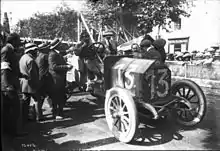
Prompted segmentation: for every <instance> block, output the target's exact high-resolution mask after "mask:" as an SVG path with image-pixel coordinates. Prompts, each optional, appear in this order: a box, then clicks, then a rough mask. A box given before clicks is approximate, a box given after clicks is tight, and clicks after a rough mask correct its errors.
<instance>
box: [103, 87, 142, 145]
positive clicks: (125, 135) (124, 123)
mask: <svg viewBox="0 0 220 151" xmlns="http://www.w3.org/2000/svg"><path fill="white" fill-rule="evenodd" d="M116 100H117V101H116ZM113 108H114V109H113ZM137 115H138V114H137V108H136V105H135V102H134V100H133V98H132V96H131V95H130V93H129V91H127V90H125V89H122V88H116V87H115V88H112V89H110V90H108V91H107V93H106V98H105V116H106V121H107V124H108V127H109V129H110V131H111V132H112V133H113V135H114V136H115V138H117V139H118V140H119V141H120V142H124V143H129V142H131V141H132V140H133V138H134V136H135V134H136V131H137V128H138V124H139V122H138V116H137Z"/></svg>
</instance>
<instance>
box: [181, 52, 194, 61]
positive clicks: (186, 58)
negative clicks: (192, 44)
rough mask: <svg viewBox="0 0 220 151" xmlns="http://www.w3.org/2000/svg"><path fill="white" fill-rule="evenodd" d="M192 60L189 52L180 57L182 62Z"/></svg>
mask: <svg viewBox="0 0 220 151" xmlns="http://www.w3.org/2000/svg"><path fill="white" fill-rule="evenodd" d="M191 58H192V55H191V54H190V53H189V52H185V53H184V54H183V56H182V59H183V61H190V60H191Z"/></svg>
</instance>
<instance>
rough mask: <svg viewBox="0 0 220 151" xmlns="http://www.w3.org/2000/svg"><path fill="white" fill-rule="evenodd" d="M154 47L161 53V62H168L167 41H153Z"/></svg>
mask: <svg viewBox="0 0 220 151" xmlns="http://www.w3.org/2000/svg"><path fill="white" fill-rule="evenodd" d="M152 45H153V46H154V48H155V49H156V50H157V51H158V52H159V53H160V56H161V58H160V60H161V61H162V62H163V63H164V62H165V60H166V52H165V49H164V47H165V45H166V40H164V39H162V38H160V39H157V40H155V41H153V43H152Z"/></svg>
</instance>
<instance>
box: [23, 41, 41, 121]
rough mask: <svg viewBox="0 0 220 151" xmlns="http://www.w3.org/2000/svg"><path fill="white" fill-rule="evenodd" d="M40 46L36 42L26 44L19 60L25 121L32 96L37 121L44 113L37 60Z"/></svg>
mask: <svg viewBox="0 0 220 151" xmlns="http://www.w3.org/2000/svg"><path fill="white" fill-rule="evenodd" d="M37 51H38V47H37V45H35V44H34V43H27V44H25V51H24V55H23V56H22V57H21V59H20V61H19V68H20V72H21V79H20V84H21V92H22V93H23V108H24V121H25V122H27V120H28V115H29V105H30V101H31V97H32V98H33V99H34V103H35V105H34V107H35V112H36V121H39V120H40V118H41V115H42V113H41V112H42V111H41V108H40V107H39V101H40V96H39V93H38V90H39V72H38V67H37V64H36V62H35V58H36V56H37Z"/></svg>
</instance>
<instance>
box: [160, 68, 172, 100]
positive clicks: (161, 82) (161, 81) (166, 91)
mask: <svg viewBox="0 0 220 151" xmlns="http://www.w3.org/2000/svg"><path fill="white" fill-rule="evenodd" d="M158 73H159V74H162V76H161V77H160V79H159V81H158V84H159V85H162V86H164V92H160V91H157V95H158V96H159V97H165V96H166V95H167V94H168V89H169V83H168V82H167V81H166V80H165V77H166V76H167V69H159V70H158Z"/></svg>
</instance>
